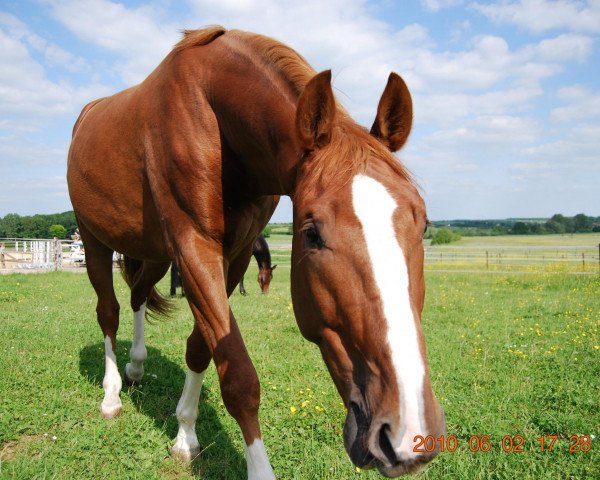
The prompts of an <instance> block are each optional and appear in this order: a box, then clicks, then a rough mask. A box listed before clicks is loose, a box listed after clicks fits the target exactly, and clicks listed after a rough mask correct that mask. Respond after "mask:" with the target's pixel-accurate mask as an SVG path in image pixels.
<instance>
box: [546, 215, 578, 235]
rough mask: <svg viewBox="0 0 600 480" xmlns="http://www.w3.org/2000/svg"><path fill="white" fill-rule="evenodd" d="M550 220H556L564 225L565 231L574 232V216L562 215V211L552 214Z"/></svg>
mask: <svg viewBox="0 0 600 480" xmlns="http://www.w3.org/2000/svg"><path fill="white" fill-rule="evenodd" d="M550 221H554V222H557V223H560V224H562V225H564V227H565V230H564V231H565V233H573V231H574V230H573V219H572V218H569V217H565V216H564V215H561V214H560V213H556V214H554V215H552V218H550Z"/></svg>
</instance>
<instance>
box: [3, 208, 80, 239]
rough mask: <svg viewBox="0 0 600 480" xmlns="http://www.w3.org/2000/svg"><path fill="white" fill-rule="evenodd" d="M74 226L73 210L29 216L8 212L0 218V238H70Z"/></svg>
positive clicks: (75, 224)
mask: <svg viewBox="0 0 600 480" xmlns="http://www.w3.org/2000/svg"><path fill="white" fill-rule="evenodd" d="M76 228H77V221H76V220H75V213H74V212H73V211H70V212H63V213H53V214H50V215H30V216H21V215H17V214H16V213H9V214H7V215H5V216H4V217H2V218H0V238H54V237H57V238H61V239H62V238H70V237H71V235H73V233H74V232H75V229H76Z"/></svg>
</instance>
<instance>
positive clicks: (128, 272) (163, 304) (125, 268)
mask: <svg viewBox="0 0 600 480" xmlns="http://www.w3.org/2000/svg"><path fill="white" fill-rule="evenodd" d="M118 262H119V267H120V268H121V275H122V276H123V279H124V280H125V282H126V283H127V285H128V286H129V288H130V289H131V288H133V285H134V283H135V281H136V280H137V278H138V276H139V275H141V273H142V266H143V264H144V262H143V261H142V260H136V259H135V258H131V257H127V256H125V255H122V256H120V257H119V260H118ZM146 309H147V311H148V312H149V313H150V315H151V316H152V317H157V316H160V315H164V316H168V315H169V314H170V313H172V312H173V310H174V309H175V304H174V303H173V302H172V301H170V300H169V299H168V298H166V297H164V296H163V295H162V294H161V293H160V292H159V291H158V290H157V289H156V287H152V289H151V290H150V293H149V294H148V297H147V298H146Z"/></svg>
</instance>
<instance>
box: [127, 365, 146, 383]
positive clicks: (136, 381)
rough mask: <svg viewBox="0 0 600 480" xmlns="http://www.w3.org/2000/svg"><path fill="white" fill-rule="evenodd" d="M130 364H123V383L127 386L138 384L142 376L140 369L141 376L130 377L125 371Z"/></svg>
mask: <svg viewBox="0 0 600 480" xmlns="http://www.w3.org/2000/svg"><path fill="white" fill-rule="evenodd" d="M130 365H131V364H130V363H128V364H127V365H125V371H124V372H123V383H124V384H125V386H127V387H133V386H135V385H139V383H140V382H141V381H142V377H143V376H144V373H143V370H142V376H141V377H140V378H138V379H137V380H135V379H133V378H131V377H130V376H129V373H128V372H127V370H129V368H130Z"/></svg>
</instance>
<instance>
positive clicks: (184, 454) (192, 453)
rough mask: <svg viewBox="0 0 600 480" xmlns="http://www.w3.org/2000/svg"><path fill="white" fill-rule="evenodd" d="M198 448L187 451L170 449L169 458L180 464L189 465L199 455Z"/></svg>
mask: <svg viewBox="0 0 600 480" xmlns="http://www.w3.org/2000/svg"><path fill="white" fill-rule="evenodd" d="M200 452H201V450H200V446H197V447H192V448H189V449H184V448H180V447H177V446H173V448H171V456H172V457H173V458H174V459H175V460H179V461H180V462H185V463H189V462H191V461H192V460H194V459H195V458H196V457H197V456H198V455H200Z"/></svg>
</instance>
